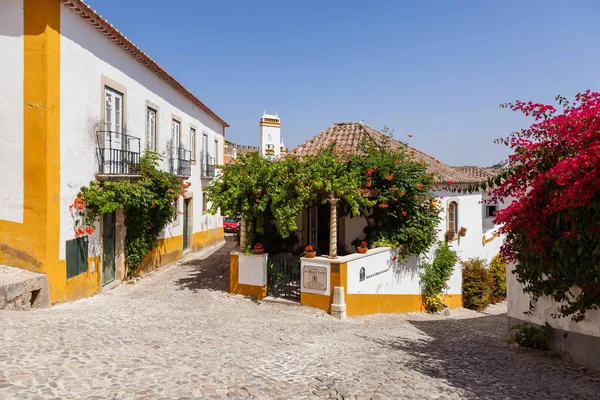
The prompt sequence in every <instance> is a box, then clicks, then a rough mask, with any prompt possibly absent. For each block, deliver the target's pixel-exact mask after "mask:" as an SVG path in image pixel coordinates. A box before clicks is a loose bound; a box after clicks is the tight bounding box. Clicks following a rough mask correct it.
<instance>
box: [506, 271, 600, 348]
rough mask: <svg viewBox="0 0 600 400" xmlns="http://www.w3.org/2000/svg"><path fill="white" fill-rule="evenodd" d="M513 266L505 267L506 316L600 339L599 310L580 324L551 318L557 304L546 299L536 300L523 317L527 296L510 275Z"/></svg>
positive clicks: (590, 312)
mask: <svg viewBox="0 0 600 400" xmlns="http://www.w3.org/2000/svg"><path fill="white" fill-rule="evenodd" d="M513 270H514V266H513V265H512V264H509V265H507V266H506V290H507V308H508V309H507V314H508V316H509V317H513V318H516V319H519V320H522V321H527V322H532V323H535V324H538V325H543V324H544V323H546V322H548V323H549V324H550V325H552V326H553V327H554V328H557V329H562V330H565V331H569V332H577V333H582V334H584V335H590V336H597V337H600V310H595V311H588V312H587V314H586V317H585V319H584V320H583V321H582V322H574V321H573V320H571V318H560V319H555V318H552V316H551V314H556V313H557V308H558V307H559V306H560V304H559V303H557V302H555V301H553V300H552V299H550V298H548V297H543V298H541V299H539V300H538V302H537V304H536V306H535V310H534V311H533V312H532V315H525V314H524V312H526V311H529V295H528V294H527V293H523V285H522V284H520V283H519V282H518V281H517V278H516V276H515V275H514V274H513V273H512V271H513Z"/></svg>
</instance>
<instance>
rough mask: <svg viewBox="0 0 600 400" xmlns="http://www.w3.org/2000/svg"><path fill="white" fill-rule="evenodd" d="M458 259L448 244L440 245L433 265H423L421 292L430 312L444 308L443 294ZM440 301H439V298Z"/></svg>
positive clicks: (426, 307)
mask: <svg viewBox="0 0 600 400" xmlns="http://www.w3.org/2000/svg"><path fill="white" fill-rule="evenodd" d="M457 260H458V257H457V255H456V252H455V251H454V250H452V248H451V247H450V246H449V245H448V243H442V242H440V243H438V247H437V249H436V250H435V253H434V257H433V262H432V263H422V264H421V268H422V269H423V272H422V273H421V275H420V278H421V290H422V293H423V295H424V302H425V309H426V310H427V311H429V312H437V311H440V310H441V307H442V306H443V304H442V302H441V296H440V295H441V293H442V291H443V290H444V289H446V288H447V287H448V286H447V283H446V282H448V279H450V277H451V276H452V271H454V266H455V265H456V261H457ZM436 296H440V297H439V301H437V297H436Z"/></svg>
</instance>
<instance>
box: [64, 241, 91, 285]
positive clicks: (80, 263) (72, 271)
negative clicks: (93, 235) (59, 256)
mask: <svg viewBox="0 0 600 400" xmlns="http://www.w3.org/2000/svg"><path fill="white" fill-rule="evenodd" d="M66 258H67V279H70V278H73V277H74V276H77V275H80V274H83V273H84V272H87V270H88V262H87V259H88V237H87V236H84V237H80V238H77V239H72V240H67V243H66Z"/></svg>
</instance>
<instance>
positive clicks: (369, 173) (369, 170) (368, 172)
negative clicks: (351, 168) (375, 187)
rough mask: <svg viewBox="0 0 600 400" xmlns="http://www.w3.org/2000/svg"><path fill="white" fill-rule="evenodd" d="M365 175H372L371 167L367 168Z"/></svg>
mask: <svg viewBox="0 0 600 400" xmlns="http://www.w3.org/2000/svg"><path fill="white" fill-rule="evenodd" d="M367 175H368V176H371V175H373V170H372V169H371V168H369V169H368V170H367Z"/></svg>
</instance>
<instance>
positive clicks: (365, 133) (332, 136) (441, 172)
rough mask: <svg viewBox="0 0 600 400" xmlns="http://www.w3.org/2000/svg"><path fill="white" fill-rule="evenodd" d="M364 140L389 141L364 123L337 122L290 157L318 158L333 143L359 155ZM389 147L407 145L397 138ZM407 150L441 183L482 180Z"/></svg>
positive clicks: (342, 149)
mask: <svg viewBox="0 0 600 400" xmlns="http://www.w3.org/2000/svg"><path fill="white" fill-rule="evenodd" d="M363 140H366V141H370V142H372V143H376V144H381V143H384V141H385V140H386V136H385V135H384V134H383V133H381V132H379V131H378V130H375V129H373V128H371V127H369V126H367V125H365V124H363V123H362V122H338V123H335V124H334V125H333V126H330V127H329V128H327V129H325V130H324V131H323V132H321V133H319V134H318V135H316V136H314V137H313V138H311V139H309V140H307V141H306V142H304V143H302V144H300V145H298V146H297V147H296V148H295V149H293V150H292V151H291V152H290V154H294V155H296V156H298V157H305V156H308V155H315V154H317V153H318V152H319V151H320V150H321V149H324V148H326V147H328V146H329V145H331V144H333V143H335V151H337V152H338V153H347V154H357V153H359V152H360V151H361V150H360V144H361V143H362V141H363ZM389 145H390V146H392V147H396V148H401V147H403V146H406V145H405V144H403V143H401V142H399V141H397V140H395V139H391V140H390V142H389ZM406 148H407V151H408V152H409V154H411V155H412V156H413V157H414V158H415V159H416V160H417V161H420V162H423V163H424V164H425V165H426V166H427V171H428V172H430V173H433V174H435V175H436V176H437V177H438V179H439V181H441V182H446V181H448V180H452V181H454V183H475V182H479V179H476V178H473V177H471V176H469V175H466V174H464V173H462V172H460V171H458V170H456V169H454V168H452V167H450V166H448V165H446V164H444V163H442V162H440V161H439V160H436V159H435V158H433V157H431V156H430V155H427V154H425V153H423V152H422V151H419V150H417V149H414V148H412V147H410V146H406Z"/></svg>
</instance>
